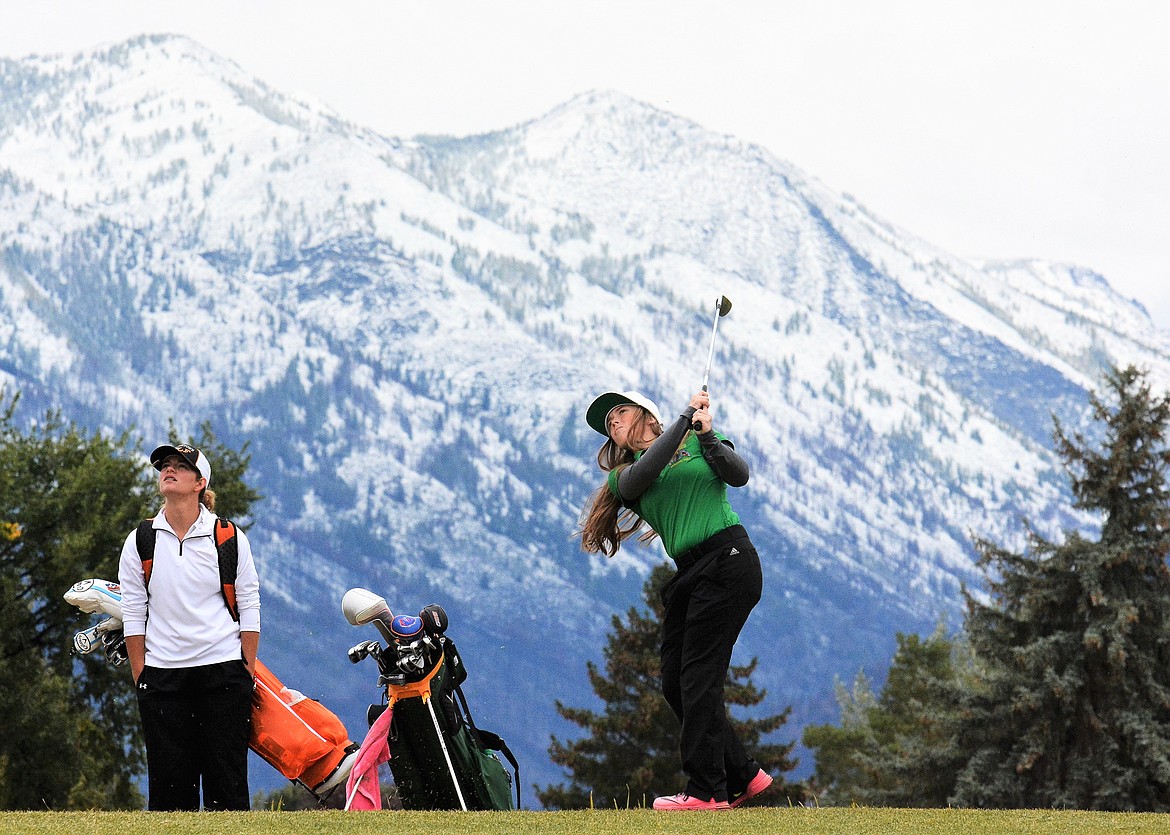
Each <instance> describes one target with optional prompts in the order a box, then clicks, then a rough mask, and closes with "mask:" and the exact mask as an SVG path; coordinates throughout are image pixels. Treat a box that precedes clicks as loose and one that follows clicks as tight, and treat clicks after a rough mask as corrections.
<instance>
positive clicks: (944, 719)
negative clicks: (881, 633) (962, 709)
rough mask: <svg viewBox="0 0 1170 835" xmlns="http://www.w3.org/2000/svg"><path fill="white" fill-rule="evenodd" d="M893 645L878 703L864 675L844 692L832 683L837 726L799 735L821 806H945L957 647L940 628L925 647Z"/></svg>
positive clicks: (960, 679)
mask: <svg viewBox="0 0 1170 835" xmlns="http://www.w3.org/2000/svg"><path fill="white" fill-rule="evenodd" d="M897 641H898V649H897V651H896V652H895V653H894V658H893V661H892V662H891V664H890V670H889V674H888V675H887V677H886V683H885V685H883V687H882V691H881V695H880V697H875V696H874V694H873V690H872V688H871V686H870V683H869V679H868V678H867V677H866V676H865V674H864V673H859V674H858V676H857V678H856V679H855V680H854V682H853V687H852V690H847V689H846V688H845V687H844V685H842V684H841V683H840V682H838V684H837V702H838V704H839V705H840V707H841V725H840V726H835V725H810V726H809V727H807V728H805V730H804V736H803V741H804V744H805V745H806V746H807V747H808V748H810V749H812V750H813V751H814V752H815V753H816V773H815V775H814V778H813V783H814V790H815V791H817V796H818V802H819V803H821V804H823V805H831V806H843V805H852V804H861V805H867V806H901V807H939V806H946V805H947V799H948V797H949V796H950V794H951V792H952V790H953V788H954V783H955V776H956V773H957V771H958V769H959V768H960V767H961V766H962V764H963V759H962V754H961V752H960V751H958V750H957V749H956V746H955V744H954V741H953V739H952V737H951V733H952V732H953V728H954V724H955V721H956V719H957V716H958V710H957V705H958V700H959V694H960V692H961V690H962V688H963V686H964V683H965V681H966V680H967V679H968V677H969V675H970V668H969V664H968V662H967V660H966V654H965V652H964V646H963V644H962V642H961V640H952V639H950V638H948V637H947V636H946V632H945V629H944V626H943V625H942V624H940V625H939V627H938V629H936V630H935V632H934V634H933V635H931V636H930V637H929V638H927V639H926V640H923V639H921V638H920V637H919V636H918V635H909V636H907V635H903V634H901V633H899V634H898V636H897Z"/></svg>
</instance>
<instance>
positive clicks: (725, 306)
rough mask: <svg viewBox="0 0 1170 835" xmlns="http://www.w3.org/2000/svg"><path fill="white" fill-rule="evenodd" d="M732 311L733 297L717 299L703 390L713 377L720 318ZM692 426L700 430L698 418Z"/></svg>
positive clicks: (704, 372)
mask: <svg viewBox="0 0 1170 835" xmlns="http://www.w3.org/2000/svg"><path fill="white" fill-rule="evenodd" d="M730 312H731V299H729V298H727V296H720V297H719V298H717V299H716V300H715V323H714V324H713V325H712V326H711V347H710V349H709V350H708V351H707V368H706V369H705V370H704V371H703V391H706V390H707V381H708V380H710V379H711V359H712V358H713V357H714V356H715V334H716V333H717V332H718V331H719V320H720V319H722V318H723V317H724V316H726V315H727V314H728V313H730ZM691 428H692V429H694V430H695V431H696V432H698V431H699V422H698V421H697V420H696V421H695V422H694V423H693V424H691Z"/></svg>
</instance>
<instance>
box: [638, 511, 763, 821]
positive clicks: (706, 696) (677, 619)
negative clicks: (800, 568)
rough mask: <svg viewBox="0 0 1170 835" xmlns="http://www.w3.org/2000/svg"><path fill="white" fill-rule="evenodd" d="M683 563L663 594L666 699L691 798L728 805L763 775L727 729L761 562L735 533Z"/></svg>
mask: <svg viewBox="0 0 1170 835" xmlns="http://www.w3.org/2000/svg"><path fill="white" fill-rule="evenodd" d="M676 563H677V564H678V573H677V574H675V576H674V577H672V578H671V579H670V581H669V582H668V583H667V584H666V586H664V587H663V590H662V603H663V607H664V609H665V612H664V614H663V619H662V650H661V661H662V692H663V695H664V696H665V697H666V701H667V702H668V703H669V704H670V706H671V708H672V709H673V710H674V712H675V714H676V715H677V716H678V718H679V721H681V722H682V740H681V746H680V748H681V754H682V765H683V771H684V772H685V773H686V775H687V786H686V793H687V794H689V795H691V796H692V797H697V798H701V799H704V800H709V799H712V798H714V799H715V800H727V796H728V791H729V790H730V791H731V792H733V793H734V792H740V791H743V789H744V788H745V787H746V786H747V784H748V782H749V781H750V780H751V779H752V777H754V776H755V774H756V771H757V770H758V769H759V766H758V765H757V764H756V763H755V761H753V760H752V759H751V758H750V757H749V756H748V755H747V752H745V751H744V748H743V744H742V743H741V742H740V740H739V738H738V737H737V736H736V734H735V731H733V730H732V728H731V724H730V723H729V722H728V719H727V706H726V705H725V704H724V702H723V685H724V682H725V681H726V679H727V670H728V667H730V665H731V650H732V648H733V647H734V646H735V641H736V639H737V638H738V637H739V633H740V630H741V629H743V625H744V623H745V622H746V621H747V617H748V614H749V613H750V612H751V610H752V608H753V607H754V606H755V605H756V603H758V602H759V600H760V592H761V589H762V585H763V577H762V574H761V571H760V558H759V556H758V555H757V553H756V549H755V547H754V546H753V545H752V543H751V540H750V539H749V538H748V535H747V532H746V531H745V530H744V529H743V528H742V527H741V526H739V525H735V526H733V527H730V528H727V529H726V530H724V531H720V532H719V533H717V534H715V535H714V536H712V537H711V538H709V539H707V540H706V541H704V542H702V543H700V544H699V545H698V546H696V547H695V548H692V549H691V550H689V551H687V552H686V553H685V554H682V555H680V556H679V557H678V558H677V559H676Z"/></svg>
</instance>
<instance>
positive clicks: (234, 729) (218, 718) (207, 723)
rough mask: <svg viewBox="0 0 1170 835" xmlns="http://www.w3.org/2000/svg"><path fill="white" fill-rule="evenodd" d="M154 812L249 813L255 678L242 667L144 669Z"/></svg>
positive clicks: (141, 690) (141, 692)
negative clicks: (201, 806)
mask: <svg viewBox="0 0 1170 835" xmlns="http://www.w3.org/2000/svg"><path fill="white" fill-rule="evenodd" d="M137 693H138V710H139V713H140V714H141V716H142V733H143V736H144V737H145V739H146V769H147V784H148V789H149V798H148V802H147V808H148V809H150V811H152V812H172V811H197V810H198V809H199V787H200V783H201V782H202V786H203V807H204V808H205V809H207V810H209V811H211V810H217V811H222V810H239V811H247V809H248V808H249V806H250V802H251V798H250V797H249V795H248V735H249V733H250V730H251V722H252V677H251V676H250V675H248V668H247V667H246V666H245V665H244V662H243V661H227V662H224V663H222V664H208V665H206V666H202V667H184V668H181V669H164V668H161V667H146V668H145V669H144V670H143V671H142V675H140V676H139V677H138V686H137Z"/></svg>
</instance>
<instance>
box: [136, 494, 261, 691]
mask: <svg viewBox="0 0 1170 835" xmlns="http://www.w3.org/2000/svg"><path fill="white" fill-rule="evenodd" d="M215 520H216V515H215V514H214V513H212V512H211V511H209V510H208V509H207V508H206V507H203V506H200V508H199V518H198V519H196V520H195V524H193V525H192V526H191V529H190V530H189V531H187V535H186V536H185V537H184V538H183V540H182V541H180V540H179V538H178V536H176V535H175V532H174V530H173V529H172V528H171V526H170V525H169V524H168V523H167V519H166V515H165V514H164V513H163V511H162V510H161V509H160V510H159V512H158V513H156V514H155V517H154V530H155V543H154V565H153V568H152V569H151V574H150V590H149V593H148V591H147V588H146V581H145V576H144V574H143V572H142V559H141V558H140V557H139V555H138V544H137V536H136V533H135V532H134V531H131V532H130V535H129V536H128V537H126V543H125V544H124V545H123V546H122V557H121V561H120V563H119V566H118V583H119V584H120V585H121V587H122V623H123V632H124V634H126V635H145V636H146V664H147V665H148V666H150V667H167V668H176V667H198V666H202V665H204V664H219V663H222V662H224V661H234V660H237V659H239V658H241V657H242V653H241V649H240V632H259V631H260V578H259V577H258V575H257V574H256V564H255V562H254V561H253V559H252V547H251V545H249V544H248V537H246V536H245V535H244V532H243V531H241V530H240V529H239V527H237V528H236V536H237V537H238V538H239V552H240V562H239V568H238V570H237V574H236V602H237V604H238V605H239V608H240V622H239V623H236V622H235V621H233V620H232V616H231V613H229V612H228V608H227V604H225V603H224V600H223V594H222V593H221V591H220V583H219V555H218V554H217V552H216V550H215V532H214V526H215Z"/></svg>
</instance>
